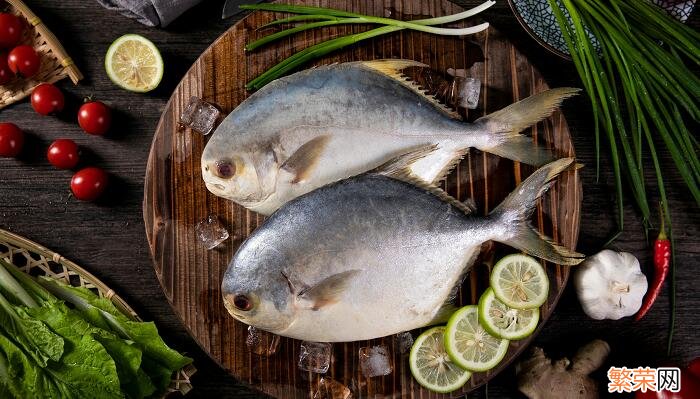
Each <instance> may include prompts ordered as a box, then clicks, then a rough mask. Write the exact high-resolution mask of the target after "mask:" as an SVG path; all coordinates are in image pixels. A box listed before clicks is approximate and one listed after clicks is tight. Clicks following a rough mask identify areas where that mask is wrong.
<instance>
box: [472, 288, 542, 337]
mask: <svg viewBox="0 0 700 399" xmlns="http://www.w3.org/2000/svg"><path fill="white" fill-rule="evenodd" d="M539 320H540V310H539V309H538V308H534V309H526V310H519V309H514V308H511V307H510V306H508V305H506V304H505V303H503V302H501V301H499V300H498V298H496V295H494V293H493V289H491V288H489V289H487V290H486V292H484V293H483V294H482V295H481V299H479V323H480V324H481V326H482V327H484V329H485V330H486V331H488V332H489V334H491V335H493V336H494V337H499V338H504V339H509V340H516V339H523V338H525V337H527V336H529V335H530V334H532V332H533V331H535V329H536V328H537V322H538V321H539Z"/></svg>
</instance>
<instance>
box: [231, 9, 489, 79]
mask: <svg viewBox="0 0 700 399" xmlns="http://www.w3.org/2000/svg"><path fill="white" fill-rule="evenodd" d="M495 3H496V2H495V1H493V0H488V1H486V2H484V3H483V4H481V5H479V6H476V7H474V8H472V9H469V10H466V11H463V12H460V13H457V14H453V15H447V16H443V17H436V18H426V19H419V20H413V21H400V20H396V19H391V18H382V17H374V16H369V15H361V14H356V13H351V12H347V11H342V10H335V9H330V8H320V7H310V6H295V5H289V4H267V3H263V4H247V5H243V6H241V8H244V9H248V10H261V11H273V12H288V13H293V14H300V15H296V16H291V17H287V18H281V19H278V20H275V21H273V22H271V23H269V24H267V25H264V26H270V25H278V24H286V23H296V22H303V21H316V22H310V23H305V24H303V25H299V26H295V27H292V28H288V29H285V30H282V31H279V32H276V33H272V34H270V35H267V36H264V37H262V38H261V39H258V40H256V41H253V42H251V43H248V44H247V45H246V50H248V51H253V50H255V49H257V48H259V47H261V46H264V45H266V44H268V43H272V42H274V41H277V40H280V39H282V38H284V37H287V36H290V35H293V34H296V33H299V32H303V31H305V30H309V29H315V28H321V27H326V26H334V25H344V24H375V25H384V26H382V27H379V28H375V29H372V30H369V31H366V32H361V33H355V34H350V35H347V36H342V37H338V38H335V39H330V40H327V41H324V42H321V43H318V44H316V45H313V46H311V47H308V48H306V49H304V50H302V51H300V52H297V53H295V54H293V55H292V56H290V57H288V58H286V59H285V60H283V61H281V62H279V63H278V64H277V65H275V66H273V67H272V68H270V69H268V70H267V71H265V72H264V73H262V74H261V75H259V76H258V77H256V78H255V79H253V80H251V81H250V82H248V84H247V85H246V88H247V89H249V90H258V89H260V88H261V87H262V86H264V85H266V84H267V83H269V82H271V81H272V80H274V79H277V78H279V77H281V76H283V75H284V74H286V73H289V72H291V71H293V70H294V69H296V68H298V67H299V66H301V65H303V64H305V63H307V62H309V61H311V60H313V59H316V58H319V57H322V56H324V55H326V54H328V53H331V52H333V51H336V50H339V49H341V48H343V47H346V46H349V45H351V44H354V43H357V42H359V41H362V40H367V39H370V38H372V37H376V36H380V35H384V34H387V33H391V32H396V31H399V30H403V29H410V30H415V31H420V32H426V33H432V34H437V35H450V36H464V35H470V34H474V33H477V32H480V31H482V30H484V29H487V28H488V26H489V25H488V23H482V24H479V25H476V26H472V27H469V28H437V27H434V25H442V24H447V23H452V22H456V21H460V20H463V19H465V18H469V17H471V16H474V15H476V14H478V13H480V12H482V11H484V10H486V9H487V8H489V7H491V6H492V5H494V4H495Z"/></svg>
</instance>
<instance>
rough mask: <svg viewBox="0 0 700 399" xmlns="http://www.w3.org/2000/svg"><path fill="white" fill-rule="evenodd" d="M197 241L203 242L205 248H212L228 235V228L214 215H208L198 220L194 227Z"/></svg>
mask: <svg viewBox="0 0 700 399" xmlns="http://www.w3.org/2000/svg"><path fill="white" fill-rule="evenodd" d="M194 230H195V233H196V234H197V238H199V241H201V242H202V243H204V245H205V246H206V247H207V249H214V248H216V247H217V246H218V245H219V244H221V243H222V242H224V241H226V239H227V238H228V237H229V234H228V230H226V228H225V227H224V226H223V225H222V224H221V221H219V218H218V217H216V215H209V216H207V217H205V218H204V219H202V220H200V221H199V222H198V223H197V225H196V226H195V227H194Z"/></svg>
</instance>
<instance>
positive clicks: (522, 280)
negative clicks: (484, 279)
mask: <svg viewBox="0 0 700 399" xmlns="http://www.w3.org/2000/svg"><path fill="white" fill-rule="evenodd" d="M491 288H493V293H494V294H495V295H496V298H498V299H499V300H500V301H501V302H503V303H505V304H506V305H508V306H510V307H511V308H515V309H532V308H539V307H540V306H542V304H543V303H544V302H545V301H546V300H547V295H548V294H549V279H548V278H547V272H546V271H545V270H544V267H542V265H541V264H540V262H538V261H537V260H536V259H535V258H532V257H530V256H527V255H521V254H514V255H508V256H506V257H504V258H503V259H501V260H499V261H498V263H496V266H494V268H493V271H491Z"/></svg>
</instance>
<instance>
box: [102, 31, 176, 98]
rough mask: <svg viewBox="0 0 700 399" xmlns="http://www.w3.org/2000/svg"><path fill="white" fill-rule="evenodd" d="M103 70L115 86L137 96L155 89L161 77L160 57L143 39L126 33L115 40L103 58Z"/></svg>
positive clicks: (150, 44) (161, 64) (155, 49)
mask: <svg viewBox="0 0 700 399" xmlns="http://www.w3.org/2000/svg"><path fill="white" fill-rule="evenodd" d="M105 69H106V70H107V75H108V76H109V78H110V79H111V80H112V82H114V83H115V84H117V85H118V86H120V87H122V88H124V89H126V90H129V91H135V92H139V93H144V92H147V91H151V90H153V89H155V88H156V87H158V84H160V80H161V79H162V78H163V58H161V56H160V51H158V48H157V47H156V46H155V45H154V44H153V43H152V42H151V41H150V40H148V39H146V38H145V37H143V36H139V35H135V34H129V35H124V36H122V37H120V38H118V39H117V40H115V41H114V42H113V43H112V45H111V46H109V49H108V50H107V55H105Z"/></svg>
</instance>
